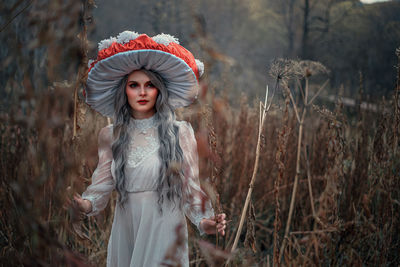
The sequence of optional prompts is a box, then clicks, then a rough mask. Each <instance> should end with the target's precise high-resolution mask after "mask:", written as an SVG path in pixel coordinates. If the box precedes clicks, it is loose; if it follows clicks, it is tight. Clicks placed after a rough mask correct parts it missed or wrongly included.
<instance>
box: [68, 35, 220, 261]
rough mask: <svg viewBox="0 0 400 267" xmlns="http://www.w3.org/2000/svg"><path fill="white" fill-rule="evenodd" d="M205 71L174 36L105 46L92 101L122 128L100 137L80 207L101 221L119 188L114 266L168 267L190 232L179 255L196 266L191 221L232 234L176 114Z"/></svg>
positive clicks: (94, 74)
mask: <svg viewBox="0 0 400 267" xmlns="http://www.w3.org/2000/svg"><path fill="white" fill-rule="evenodd" d="M202 68H203V65H202V63H201V62H200V61H198V60H195V59H194V57H193V55H192V54H191V53H190V52H189V51H188V50H186V49H185V48H183V47H182V46H180V45H179V42H178V40H177V39H176V38H174V37H172V36H170V35H166V34H161V35H157V36H154V37H152V38H150V37H149V36H147V35H145V34H142V35H139V34H137V33H135V32H130V31H125V32H123V33H121V34H120V35H118V36H117V38H110V39H108V40H104V41H102V42H100V43H99V53H98V57H97V60H96V61H94V62H93V63H91V68H90V70H89V74H88V80H87V88H86V101H87V103H88V104H89V105H90V106H91V107H92V108H94V109H95V110H97V111H99V112H100V113H102V114H103V115H105V116H109V117H113V118H114V124H113V125H111V126H107V127H105V128H103V129H102V130H101V131H100V133H99V163H98V166H97V168H96V170H95V171H94V173H93V177H92V184H91V185H90V186H89V187H88V188H87V190H86V191H85V192H84V193H83V194H82V197H80V196H79V195H75V196H74V202H75V203H76V206H77V207H78V208H79V209H80V210H81V211H82V212H84V213H86V214H87V215H88V216H91V215H95V214H97V213H98V212H100V211H101V210H103V209H104V208H105V207H106V205H107V203H108V200H109V197H110V194H111V192H112V191H113V190H114V189H116V190H117V192H118V202H117V205H116V208H115V214H114V221H113V225H112V230H111V236H110V240H109V243H108V254H107V266H159V265H161V264H162V263H166V264H168V262H167V261H166V258H165V255H166V253H167V251H168V250H169V249H171V248H172V247H173V245H174V244H178V243H179V242H177V238H178V237H177V234H176V233H177V229H181V228H182V227H183V233H184V237H183V239H184V242H183V245H181V246H179V247H178V249H177V250H176V251H174V256H175V259H177V261H178V264H180V265H181V266H188V265H189V263H188V248H187V228H186V227H187V226H186V220H185V215H186V216H187V217H188V218H189V219H190V220H191V222H192V223H193V224H194V225H196V226H197V227H198V229H199V231H200V233H201V234H203V233H207V234H215V233H216V231H218V232H219V233H220V234H222V235H224V234H225V231H224V229H225V227H226V221H225V214H218V215H217V216H216V217H217V218H216V219H215V217H214V211H213V209H212V207H211V204H210V202H209V201H205V200H206V199H207V198H206V196H205V194H204V192H203V191H202V190H201V188H200V185H199V178H198V155H197V146H196V139H195V137H194V133H193V129H192V127H191V125H190V124H189V123H187V122H183V121H176V120H175V114H174V109H175V108H177V107H181V106H186V105H188V104H190V103H191V102H192V101H193V99H194V98H196V96H197V91H198V79H199V77H200V76H201V74H202ZM203 202H204V203H203Z"/></svg>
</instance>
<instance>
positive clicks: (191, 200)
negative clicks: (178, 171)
mask: <svg viewBox="0 0 400 267" xmlns="http://www.w3.org/2000/svg"><path fill="white" fill-rule="evenodd" d="M179 124H180V126H179V144H180V146H181V148H182V151H183V164H182V168H183V175H184V181H183V198H184V205H183V209H184V212H185V214H186V216H187V217H188V218H189V219H190V221H191V222H192V223H193V224H194V225H196V226H197V228H198V229H199V232H200V234H201V235H202V234H204V232H203V229H201V227H200V221H201V220H202V219H203V218H207V219H208V218H210V217H212V216H214V210H213V208H212V206H211V202H210V200H209V198H208V197H207V195H206V194H205V193H204V192H203V190H202V189H201V188H200V181H199V163H198V154H197V142H196V139H195V137H194V132H193V129H192V126H191V125H190V124H189V123H188V122H179Z"/></svg>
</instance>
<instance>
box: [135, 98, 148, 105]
mask: <svg viewBox="0 0 400 267" xmlns="http://www.w3.org/2000/svg"><path fill="white" fill-rule="evenodd" d="M147 102H149V101H147V100H144V99H143V100H139V101H138V103H139V104H140V105H146V104H147Z"/></svg>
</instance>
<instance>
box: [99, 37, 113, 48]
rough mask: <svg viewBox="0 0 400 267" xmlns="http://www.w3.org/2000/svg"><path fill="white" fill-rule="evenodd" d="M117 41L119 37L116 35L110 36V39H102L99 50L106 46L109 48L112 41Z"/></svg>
mask: <svg viewBox="0 0 400 267" xmlns="http://www.w3.org/2000/svg"><path fill="white" fill-rule="evenodd" d="M114 42H117V38H115V37H110V38H109V39H105V40H103V41H100V43H99V51H100V50H103V49H105V48H109V47H110V46H111V45H112V43H114Z"/></svg>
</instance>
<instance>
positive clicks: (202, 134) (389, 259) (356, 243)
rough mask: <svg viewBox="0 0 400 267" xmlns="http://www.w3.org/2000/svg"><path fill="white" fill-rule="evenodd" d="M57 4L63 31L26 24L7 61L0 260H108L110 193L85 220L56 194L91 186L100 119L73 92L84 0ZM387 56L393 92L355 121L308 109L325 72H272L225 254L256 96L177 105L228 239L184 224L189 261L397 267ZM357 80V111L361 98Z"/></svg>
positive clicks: (394, 124)
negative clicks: (35, 67)
mask: <svg viewBox="0 0 400 267" xmlns="http://www.w3.org/2000/svg"><path fill="white" fill-rule="evenodd" d="M39 2H40V1H39ZM54 3H58V4H59V2H57V1H54ZM52 8H54V7H47V6H41V5H37V6H35V7H34V8H32V9H31V10H30V11H29V12H33V13H32V14H31V15H32V17H34V16H33V15H37V16H39V17H40V16H43V17H46V18H48V17H47V15H46V12H48V11H49V10H52ZM57 8H58V9H57V12H58V13H52V14H54V16H59V17H58V19H59V21H63V23H60V25H58V27H59V28H61V30H63V35H62V36H61V37H60V35H59V34H57V32H58V31H55V30H54V29H53V28H51V27H50V28H48V26H47V23H50V20H51V18H48V19H49V21H44V22H43V21H40V20H38V19H32V20H31V21H30V23H32V25H33V26H32V27H34V29H35V30H37V32H38V36H39V37H38V38H37V39H35V40H36V43H33V44H29V46H30V48H29V49H30V50H29V51H30V53H27V54H25V52H26V51H25V50H23V49H22V48H21V47H23V46H21V45H19V46H18V45H17V46H16V48H15V49H16V51H14V52H13V54H11V55H10V57H11V59H13V58H16V59H18V60H19V61H18V62H17V63H16V64H17V66H18V67H19V68H21V69H22V70H23V71H22V70H21V72H22V74H21V72H18V71H17V72H16V74H15V77H16V78H15V77H13V78H10V81H8V82H7V86H8V87H7V88H11V90H19V92H21V93H19V94H17V100H15V101H14V102H13V103H10V108H9V110H8V112H7V113H6V112H3V113H2V114H1V117H0V121H1V125H0V153H1V156H0V172H1V174H0V177H1V178H0V182H1V187H0V203H1V207H2V210H1V215H0V244H1V251H0V265H2V266H25V265H26V266H104V265H105V259H106V251H107V240H108V237H109V233H110V228H111V223H112V219H113V218H112V216H113V212H114V210H113V207H114V206H115V203H116V194H114V195H113V196H112V198H111V200H110V204H109V206H108V207H107V208H106V210H105V211H104V212H102V213H101V214H100V215H99V216H97V217H96V218H90V219H88V218H85V217H83V218H82V217H79V216H76V214H73V213H72V212H71V210H68V209H64V208H63V206H64V203H65V198H66V197H70V196H71V195H72V194H73V193H74V192H79V193H80V192H82V191H83V190H84V188H85V187H86V186H87V185H88V184H89V183H90V177H91V174H92V172H93V170H94V168H95V166H96V161H97V144H96V143H97V142H96V141H97V133H98V131H99V129H100V128H102V127H103V126H104V125H106V124H107V123H108V122H107V119H106V118H103V117H101V116H100V115H98V114H96V113H95V112H93V111H92V110H90V108H89V107H88V106H86V105H85V104H84V103H83V97H82V95H81V93H80V92H81V89H82V81H84V79H85V77H84V73H85V71H84V69H85V68H86V67H84V66H86V63H85V60H86V56H85V55H86V50H85V45H86V42H85V41H86V40H85V30H86V28H85V23H84V21H86V20H88V19H90V18H89V17H87V16H86V15H87V14H86V13H85V10H86V8H88V6H85V8H80V7H78V8H76V7H75V8H72V9H71V8H70V6H68V5H61V4H60V5H58V6H57ZM67 10H69V12H70V13H68V12H67ZM71 12H72V13H73V14H71ZM71 17H72V18H79V20H78V19H76V21H79V23H77V22H76V21H74V20H71ZM52 19H55V18H52ZM68 22H69V23H70V24H68ZM77 33H82V35H80V36H79V37H80V38H76V34H77ZM49 36H51V38H50V37H49ZM57 38H59V39H57ZM65 44H68V46H65V47H64V45H65ZM34 52H35V53H36V54H35V53H34ZM18 53H20V54H18ZM25 56H26V57H27V58H28V59H32V60H37V59H40V58H42V57H45V58H47V61H48V62H47V63H46V64H47V65H46V66H47V67H46V68H44V70H45V74H43V73H37V72H29V67H28V66H29V64H28V63H27V59H26V58H25ZM393 56H394V55H393ZM396 56H397V58H398V62H399V65H398V69H397V70H398V77H397V83H396V88H395V89H394V92H393V96H392V97H390V99H386V100H383V101H382V102H381V103H380V108H378V110H377V111H369V110H365V109H361V108H360V104H359V107H358V109H357V110H356V111H355V112H352V113H349V112H347V110H346V109H345V108H344V107H343V105H342V103H341V100H340V97H338V98H337V101H336V105H335V106H334V107H329V109H328V108H327V107H324V106H323V105H321V103H320V104H318V105H311V102H312V101H311V100H313V99H314V98H313V95H315V94H317V92H318V90H319V89H318V88H321V87H322V86H324V82H325V80H324V79H322V80H321V79H320V77H319V76H318V75H316V77H314V74H315V73H316V72H318V71H321V70H323V72H326V71H325V69H324V68H323V66H321V65H318V64H317V63H315V62H309V61H287V62H286V63H285V62H284V64H281V63H282V62H283V61H280V62H278V63H279V64H278V63H277V64H275V65H273V68H272V70H271V71H272V75H273V78H279V79H278V80H279V84H280V86H279V89H278V91H277V92H276V95H275V98H274V100H273V103H274V104H273V105H272V106H271V109H270V111H269V112H268V113H267V114H266V117H265V122H264V127H263V128H262V131H261V134H260V137H259V140H260V141H259V151H258V157H259V159H258V171H257V172H256V174H255V175H256V178H257V179H256V180H255V181H254V185H253V187H252V195H251V199H250V203H249V209H248V213H247V214H248V215H247V217H246V223H244V231H243V232H242V233H241V235H240V236H239V242H238V248H237V249H236V250H235V252H234V253H233V254H229V253H228V252H227V251H230V249H231V247H232V245H233V243H234V238H235V235H236V233H237V229H238V225H239V222H240V218H241V214H242V211H243V206H244V202H245V199H246V194H247V192H248V189H249V183H250V181H251V177H252V173H253V169H254V163H255V161H256V153H255V151H256V147H257V143H258V142H257V140H258V139H257V138H258V129H259V123H260V113H259V107H260V105H259V101H255V103H254V104H249V103H250V102H251V101H250V100H248V99H247V98H246V96H244V95H243V96H241V97H240V101H237V103H239V104H238V105H236V104H235V103H233V102H229V101H228V100H227V98H224V97H216V96H215V95H214V94H211V93H208V94H204V95H202V97H201V98H200V99H199V101H198V102H197V103H195V104H194V105H193V106H191V107H190V108H188V109H185V110H179V111H178V115H179V117H180V118H181V119H185V120H188V121H190V122H191V123H192V125H193V127H194V129H195V131H196V137H197V140H198V146H199V147H198V148H199V154H200V175H201V180H202V183H203V186H204V188H205V189H206V191H208V192H209V195H210V197H211V199H212V200H213V202H214V204H215V205H214V206H215V209H216V210H218V211H223V212H225V213H227V217H228V220H231V221H230V222H229V223H228V227H227V230H226V236H224V237H221V236H217V237H215V238H214V237H207V238H205V240H206V241H207V242H205V241H204V240H201V239H200V237H199V236H198V235H197V233H196V230H194V228H190V229H189V230H190V253H191V254H190V259H191V264H192V266H206V265H209V266H221V265H222V264H223V263H226V259H227V257H229V256H230V257H231V259H230V263H229V265H230V266H252V265H257V264H258V265H259V266H272V265H274V266H279V265H282V266H310V265H316V266H338V265H340V266H341V265H345V266H353V265H356V266H359V265H373V266H377V265H383V266H392V265H395V266H396V265H399V264H400V256H399V254H398V250H399V247H400V236H399V234H398V229H400V213H399V212H398V210H399V207H400V139H399V136H400V50H398V51H397V54H396ZM67 59H68V60H67ZM64 61H65V62H68V64H67V63H62V62H64ZM7 62H8V64H10V63H9V62H10V61H6V62H3V63H2V64H3V68H6V66H5V64H6V63H7ZM46 71H47V72H46ZM278 76H279V77H278ZM43 77H46V79H45V78H43ZM64 79H65V80H67V81H65V82H57V83H56V82H54V81H59V80H64ZM221 79H222V78H221ZM362 79H363V77H362V75H360V89H359V91H360V94H359V99H358V100H357V101H358V103H362V101H363V100H364V99H363V98H364V97H365V96H364V94H363V92H362V91H363V88H362V84H363V83H362ZM48 81H50V82H49V83H50V85H49V86H47V85H48ZM68 81H70V82H68ZM205 82H206V81H205ZM38 85H41V86H42V87H40V86H38ZM208 86H209V87H210V88H213V89H220V90H221V91H223V89H226V88H218V87H217V86H216V85H213V84H209V85H208ZM301 88H304V90H302V89H301ZM75 89H77V91H76V92H77V94H75V95H74V92H75ZM203 89H204V90H205V88H203ZM210 91H211V90H210ZM74 96H79V97H76V98H75V97H74ZM74 99H75V100H76V101H75V102H74ZM294 107H296V108H294ZM296 110H297V111H296ZM306 110H307V112H306ZM302 114H303V115H304V116H303V115H302ZM75 125H76V128H75V127H74V126H75ZM75 130H76V132H75ZM294 188H297V189H294ZM214 244H216V245H217V248H215V246H214ZM169 256H170V257H171V258H173V255H169Z"/></svg>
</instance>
